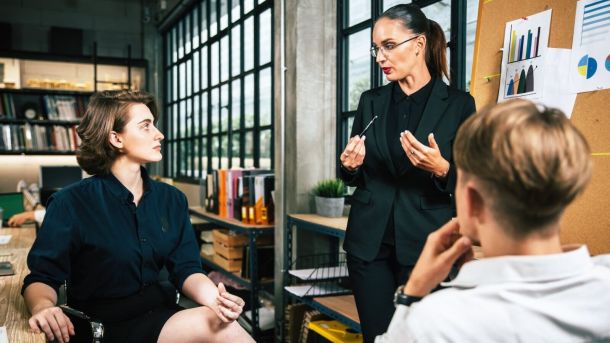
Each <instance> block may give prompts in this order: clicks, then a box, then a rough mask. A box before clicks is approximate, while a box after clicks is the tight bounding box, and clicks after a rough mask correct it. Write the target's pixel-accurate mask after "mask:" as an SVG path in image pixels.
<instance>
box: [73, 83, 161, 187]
mask: <svg viewBox="0 0 610 343" xmlns="http://www.w3.org/2000/svg"><path fill="white" fill-rule="evenodd" d="M133 104H144V105H146V106H147V107H148V108H149V109H150V112H151V113H152V115H153V117H154V119H155V121H156V120H157V105H156V103H155V99H154V97H153V96H152V95H150V94H148V93H146V92H142V91H125V90H122V91H104V92H98V93H95V94H93V96H91V99H90V100H89V105H88V106H87V111H86V112H85V116H84V117H83V119H82V120H81V122H80V124H79V125H78V128H77V129H76V132H77V133H78V136H79V137H80V139H81V140H82V143H81V146H80V147H79V149H78V151H77V152H76V160H77V161H78V164H79V165H80V166H81V168H83V169H84V170H85V171H86V172H87V173H89V174H91V175H104V174H108V173H110V167H111V166H112V163H113V162H114V160H116V158H117V157H118V156H119V155H121V152H120V151H119V150H118V149H117V148H116V147H114V146H113V145H112V144H110V132H111V131H115V132H122V131H123V128H124V127H125V124H126V123H127V122H128V121H129V109H130V107H131V106H132V105H133Z"/></svg>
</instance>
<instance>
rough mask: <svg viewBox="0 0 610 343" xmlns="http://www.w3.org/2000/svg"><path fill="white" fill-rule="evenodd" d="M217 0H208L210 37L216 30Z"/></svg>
mask: <svg viewBox="0 0 610 343" xmlns="http://www.w3.org/2000/svg"><path fill="white" fill-rule="evenodd" d="M217 4H218V1H217V0H210V37H214V36H215V35H216V32H217V24H218V16H217V14H216V13H218V12H217V11H216V6H217Z"/></svg>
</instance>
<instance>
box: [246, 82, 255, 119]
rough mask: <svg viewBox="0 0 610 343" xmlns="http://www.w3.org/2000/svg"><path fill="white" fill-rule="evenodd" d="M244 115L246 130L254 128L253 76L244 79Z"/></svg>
mask: <svg viewBox="0 0 610 343" xmlns="http://www.w3.org/2000/svg"><path fill="white" fill-rule="evenodd" d="M244 107H245V108H244V114H245V118H246V122H245V126H246V128H251V127H253V126H254V75H253V74H250V75H248V76H246V78H245V79H244Z"/></svg>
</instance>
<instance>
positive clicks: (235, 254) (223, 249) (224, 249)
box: [214, 241, 244, 260]
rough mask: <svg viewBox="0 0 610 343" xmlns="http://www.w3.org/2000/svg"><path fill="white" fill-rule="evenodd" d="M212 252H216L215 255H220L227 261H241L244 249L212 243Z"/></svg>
mask: <svg viewBox="0 0 610 343" xmlns="http://www.w3.org/2000/svg"><path fill="white" fill-rule="evenodd" d="M214 252H216V254H217V255H221V256H223V257H224V258H227V259H232V260H234V259H242V257H243V255H244V248H243V247H242V246H239V247H229V246H226V245H224V244H222V243H220V242H216V241H214Z"/></svg>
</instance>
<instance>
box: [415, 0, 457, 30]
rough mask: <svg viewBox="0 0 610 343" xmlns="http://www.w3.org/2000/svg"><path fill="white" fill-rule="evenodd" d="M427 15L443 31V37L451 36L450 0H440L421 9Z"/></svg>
mask: <svg viewBox="0 0 610 343" xmlns="http://www.w3.org/2000/svg"><path fill="white" fill-rule="evenodd" d="M421 10H422V12H424V14H425V15H426V17H428V19H432V20H434V21H436V22H437V23H438V24H439V25H440V26H441V27H442V28H443V31H445V39H447V38H448V37H451V1H450V0H442V1H439V2H436V3H434V4H432V5H429V6H426V7H424V8H422V9H421Z"/></svg>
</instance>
